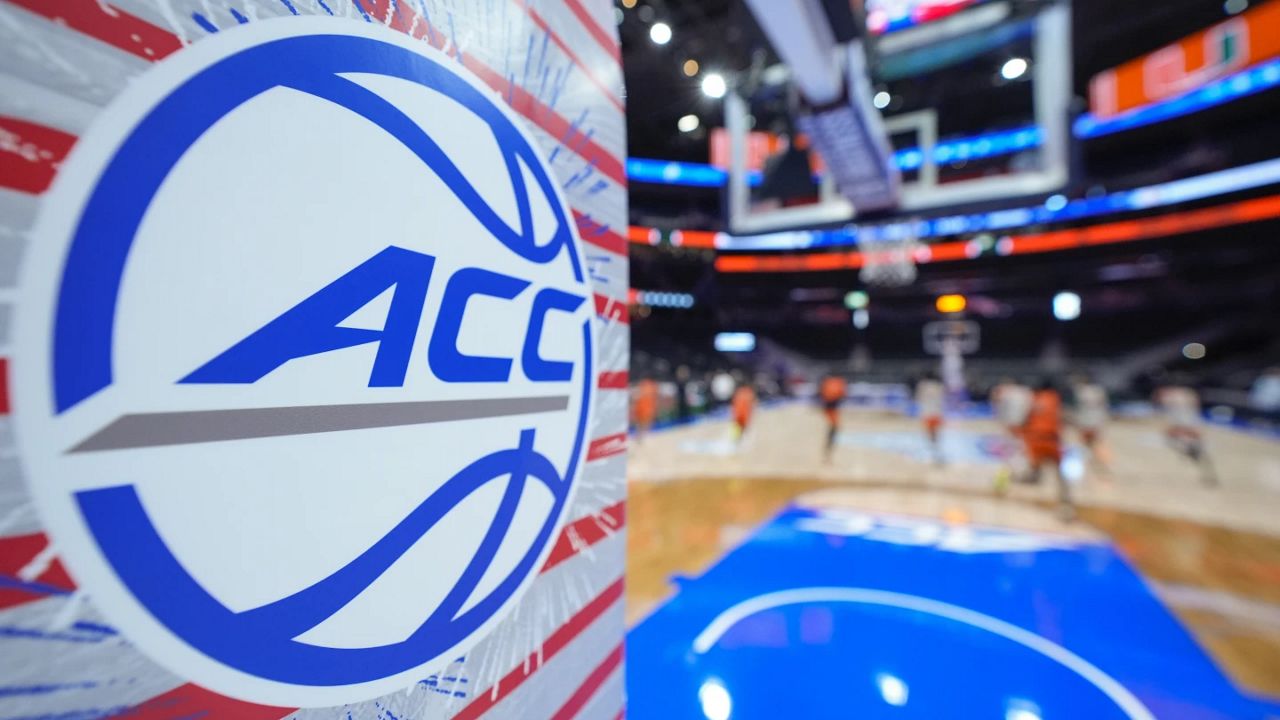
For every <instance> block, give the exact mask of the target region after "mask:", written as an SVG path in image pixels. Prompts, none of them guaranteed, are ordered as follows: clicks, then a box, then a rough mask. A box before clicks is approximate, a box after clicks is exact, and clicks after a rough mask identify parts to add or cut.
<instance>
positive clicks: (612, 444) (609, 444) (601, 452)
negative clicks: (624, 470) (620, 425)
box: [587, 433, 627, 462]
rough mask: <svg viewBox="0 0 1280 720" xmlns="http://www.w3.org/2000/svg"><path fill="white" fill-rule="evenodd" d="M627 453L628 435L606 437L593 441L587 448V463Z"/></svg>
mask: <svg viewBox="0 0 1280 720" xmlns="http://www.w3.org/2000/svg"><path fill="white" fill-rule="evenodd" d="M626 451H627V434H626V433H618V434H616V435H606V436H604V437H602V438H597V439H595V440H592V441H591V445H590V447H588V448H587V462H591V461H592V460H601V459H604V458H607V457H613V456H614V455H618V454H619V453H624V452H626Z"/></svg>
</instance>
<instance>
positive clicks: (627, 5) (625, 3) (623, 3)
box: [622, 0, 636, 9]
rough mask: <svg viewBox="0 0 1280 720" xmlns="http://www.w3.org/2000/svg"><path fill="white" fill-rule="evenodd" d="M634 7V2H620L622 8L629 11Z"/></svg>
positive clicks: (629, 0) (625, 0)
mask: <svg viewBox="0 0 1280 720" xmlns="http://www.w3.org/2000/svg"><path fill="white" fill-rule="evenodd" d="M635 6H636V0H622V7H624V8H628V9H630V8H633V7H635Z"/></svg>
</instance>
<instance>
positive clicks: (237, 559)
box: [15, 18, 594, 706]
mask: <svg viewBox="0 0 1280 720" xmlns="http://www.w3.org/2000/svg"><path fill="white" fill-rule="evenodd" d="M569 218H570V215H569V214H568V213H567V212H566V209H565V205H564V203H563V200H562V199H561V197H560V196H559V194H558V189H557V187H556V184H555V183H554V181H553V180H552V178H551V176H550V174H549V172H548V169H547V166H546V164H545V162H544V161H543V159H542V157H541V156H540V154H539V151H538V150H537V148H536V146H535V144H534V143H533V142H532V141H531V139H530V136H529V135H528V134H527V133H526V132H525V131H523V130H522V128H521V124H520V122H519V121H518V120H517V119H516V117H515V116H514V115H513V114H512V113H511V112H510V110H509V109H508V108H507V107H506V106H505V105H504V104H503V103H502V102H501V100H500V99H499V98H497V97H496V96H495V95H494V94H493V93H492V92H491V91H489V90H488V89H487V88H485V87H484V86H483V85H481V84H480V83H479V82H478V81H476V80H475V79H473V78H472V77H471V76H469V75H468V74H466V73H465V71H463V70H462V69H461V66H460V65H459V64H458V63H456V62H455V61H453V60H451V59H449V58H446V57H445V56H443V55H441V54H439V53H437V52H435V51H434V50H431V49H430V48H428V47H427V46H425V45H424V44H422V43H420V42H413V41H411V40H409V39H407V38H404V37H401V36H399V35H397V34H395V33H392V32H391V31H388V30H384V29H382V28H376V27H368V26H366V25H364V24H362V23H348V22H345V21H335V20H327V19H326V20H310V19H293V18H290V19H288V20H282V21H268V22H258V23H253V24H251V25H248V26H245V27H243V28H240V29H237V30H235V31H231V32H226V33H220V34H219V35H217V36H214V37H212V38H208V39H206V40H203V41H201V42H200V43H198V44H196V45H194V46H192V47H190V48H188V49H186V50H184V51H182V52H181V53H178V54H177V55H175V56H174V57H173V58H170V59H168V60H166V61H164V62H162V63H160V64H159V65H158V66H156V68H154V69H153V70H152V71H150V72H149V73H148V74H147V75H145V76H143V77H142V78H140V79H138V80H137V81H135V83H134V84H133V85H132V86H131V87H130V88H129V89H128V90H127V91H126V92H125V93H124V94H123V95H122V96H121V97H120V98H119V99H118V101H117V102H116V103H114V104H113V105H112V107H111V108H109V109H108V110H107V111H106V112H105V113H104V114H103V115H102V116H101V117H100V118H99V119H98V121H96V122H95V125H94V126H93V128H92V129H91V130H90V132H89V133H88V134H87V135H86V136H85V137H84V138H82V139H81V141H80V143H79V145H77V147H76V150H75V153H74V156H73V157H72V158H71V159H70V160H69V161H68V163H67V164H66V165H65V166H64V168H63V169H62V172H61V174H60V176H59V178H58V183H57V185H56V187H55V188H54V190H53V191H52V193H51V195H50V197H49V198H48V199H47V202H46V205H45V207H44V209H43V215H42V218H41V221H40V224H39V226H38V227H37V230H36V235H37V237H36V238H35V240H34V241H33V244H32V248H33V250H32V252H33V255H32V257H31V258H29V262H28V265H27V267H26V268H25V270H24V272H25V275H24V278H23V290H22V293H23V294H22V296H21V300H22V305H23V307H22V310H21V312H22V316H21V318H20V327H19V332H20V338H19V341H20V343H21V346H22V347H24V348H26V349H29V350H31V351H32V352H31V353H29V354H25V355H23V356H22V358H20V364H19V366H18V367H17V368H16V373H17V382H16V383H15V385H16V386H17V388H19V390H18V393H17V397H16V398H15V404H16V405H17V412H16V413H15V417H16V418H17V422H18V423H19V427H18V432H19V435H20V442H21V443H22V449H23V452H24V455H25V459H26V461H27V464H28V469H29V473H30V477H31V487H32V492H33V494H34V495H35V496H36V501H37V504H38V506H39V508H40V510H41V514H42V517H43V519H44V521H45V522H46V524H47V525H48V526H49V529H50V532H51V534H52V536H53V538H54V542H55V544H56V545H57V547H58V549H59V551H60V552H61V553H62V554H63V555H64V556H65V557H66V558H67V560H68V562H69V564H70V566H71V569H72V571H73V574H74V575H75V576H76V577H77V579H78V581H79V582H80V583H81V585H82V586H83V587H84V588H85V589H86V591H87V592H88V594H89V596H90V597H91V598H92V600H93V602H94V604H95V605H96V606H97V607H98V608H99V609H101V610H102V611H103V612H104V614H105V615H106V616H107V617H108V619H109V620H111V621H112V622H114V623H116V624H118V625H119V626H120V627H121V628H122V629H123V630H124V631H125V634H126V635H127V637H129V638H130V639H131V640H132V641H133V642H134V643H136V644H137V645H138V646H139V647H140V648H141V649H142V650H144V651H145V652H147V653H148V654H149V655H151V656H152V657H153V658H155V659H156V660H157V661H159V662H160V663H161V664H163V665H165V666H166V667H168V668H170V669H172V670H174V671H175V672H177V673H179V674H181V675H183V676H185V677H188V678H190V679H192V680H194V681H195V682H197V683H199V684H202V685H205V686H207V687H210V688H212V689H214V690H217V691H219V692H222V693H226V694H229V695H233V696H237V697H241V698H245V699H248V700H253V701H257V702H262V703H269V704H277V705H286V704H289V705H294V706H320V705H334V704H338V703H343V702H353V701H357V700H363V699H367V698H370V697H374V696H377V695H380V694H384V693H386V692H390V691H393V690H396V689H399V688H402V687H405V686H408V685H410V684H412V683H414V682H416V681H417V680H420V679H422V678H423V677H425V676H427V675H428V674H429V673H430V672H433V671H434V670H436V669H438V668H439V667H441V666H442V665H444V664H446V663H448V662H451V661H453V660H454V659H456V658H458V657H459V656H460V655H462V654H464V653H465V652H467V651H468V650H469V649H470V648H471V647H473V646H474V645H475V643H476V642H478V641H479V640H480V639H481V638H482V637H484V635H485V634H486V633H487V632H488V631H489V630H490V629H491V628H492V627H493V626H494V625H495V624H496V623H497V622H498V621H499V620H501V619H502V617H503V616H504V615H505V614H506V613H507V612H508V611H509V610H510V609H511V608H512V606H513V605H514V604H515V603H516V602H517V601H518V600H519V599H520V597H521V596H522V594H523V593H524V591H525V590H526V589H527V588H528V587H529V585H530V584H531V582H532V581H533V579H534V577H535V576H536V575H537V572H538V570H539V568H541V567H542V565H543V563H544V562H545V560H546V557H547V555H548V554H549V552H550V548H551V546H552V544H553V541H554V540H555V538H556V537H557V534H558V532H559V529H560V525H561V523H562V522H563V519H564V516H565V513H566V510H567V508H568V506H569V504H570V502H571V498H572V496H573V490H574V487H575V485H576V484H577V479H578V477H579V475H580V474H581V468H582V464H583V462H584V459H583V458H584V454H585V442H584V437H585V434H586V432H587V430H588V428H589V425H590V421H589V414H590V408H591V389H592V379H593V371H592V355H593V340H592V326H591V323H592V316H593V308H594V303H593V302H591V300H590V289H589V285H588V283H587V282H586V281H585V279H584V268H583V256H582V249H581V244H580V240H579V239H578V237H577V236H576V235H575V233H574V229H573V223H572V222H571V221H570V220H569Z"/></svg>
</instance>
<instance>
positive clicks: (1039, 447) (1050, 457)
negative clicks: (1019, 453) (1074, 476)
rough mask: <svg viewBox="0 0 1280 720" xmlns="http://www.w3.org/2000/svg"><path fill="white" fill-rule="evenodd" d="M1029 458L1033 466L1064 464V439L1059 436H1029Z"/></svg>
mask: <svg viewBox="0 0 1280 720" xmlns="http://www.w3.org/2000/svg"><path fill="white" fill-rule="evenodd" d="M1024 438H1025V440H1026V443H1027V457H1028V459H1030V461H1031V464H1032V465H1033V466H1035V465H1039V464H1042V463H1049V462H1052V463H1060V462H1062V439H1061V438H1060V437H1058V435H1057V434H1053V435H1046V434H1034V435H1033V434H1027V435H1025V436H1024Z"/></svg>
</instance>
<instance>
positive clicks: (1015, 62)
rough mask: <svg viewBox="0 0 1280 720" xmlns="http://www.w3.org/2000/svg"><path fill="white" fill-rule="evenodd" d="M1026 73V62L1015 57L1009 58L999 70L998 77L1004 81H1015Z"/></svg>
mask: <svg viewBox="0 0 1280 720" xmlns="http://www.w3.org/2000/svg"><path fill="white" fill-rule="evenodd" d="M1026 72H1027V61H1026V59H1025V58H1020V57H1015V58H1009V59H1008V60H1006V61H1005V63H1004V65H1003V66H1001V68H1000V77H1002V78H1004V79H1005V80H1017V79H1018V78H1020V77H1022V76H1023V74H1024V73H1026Z"/></svg>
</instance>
